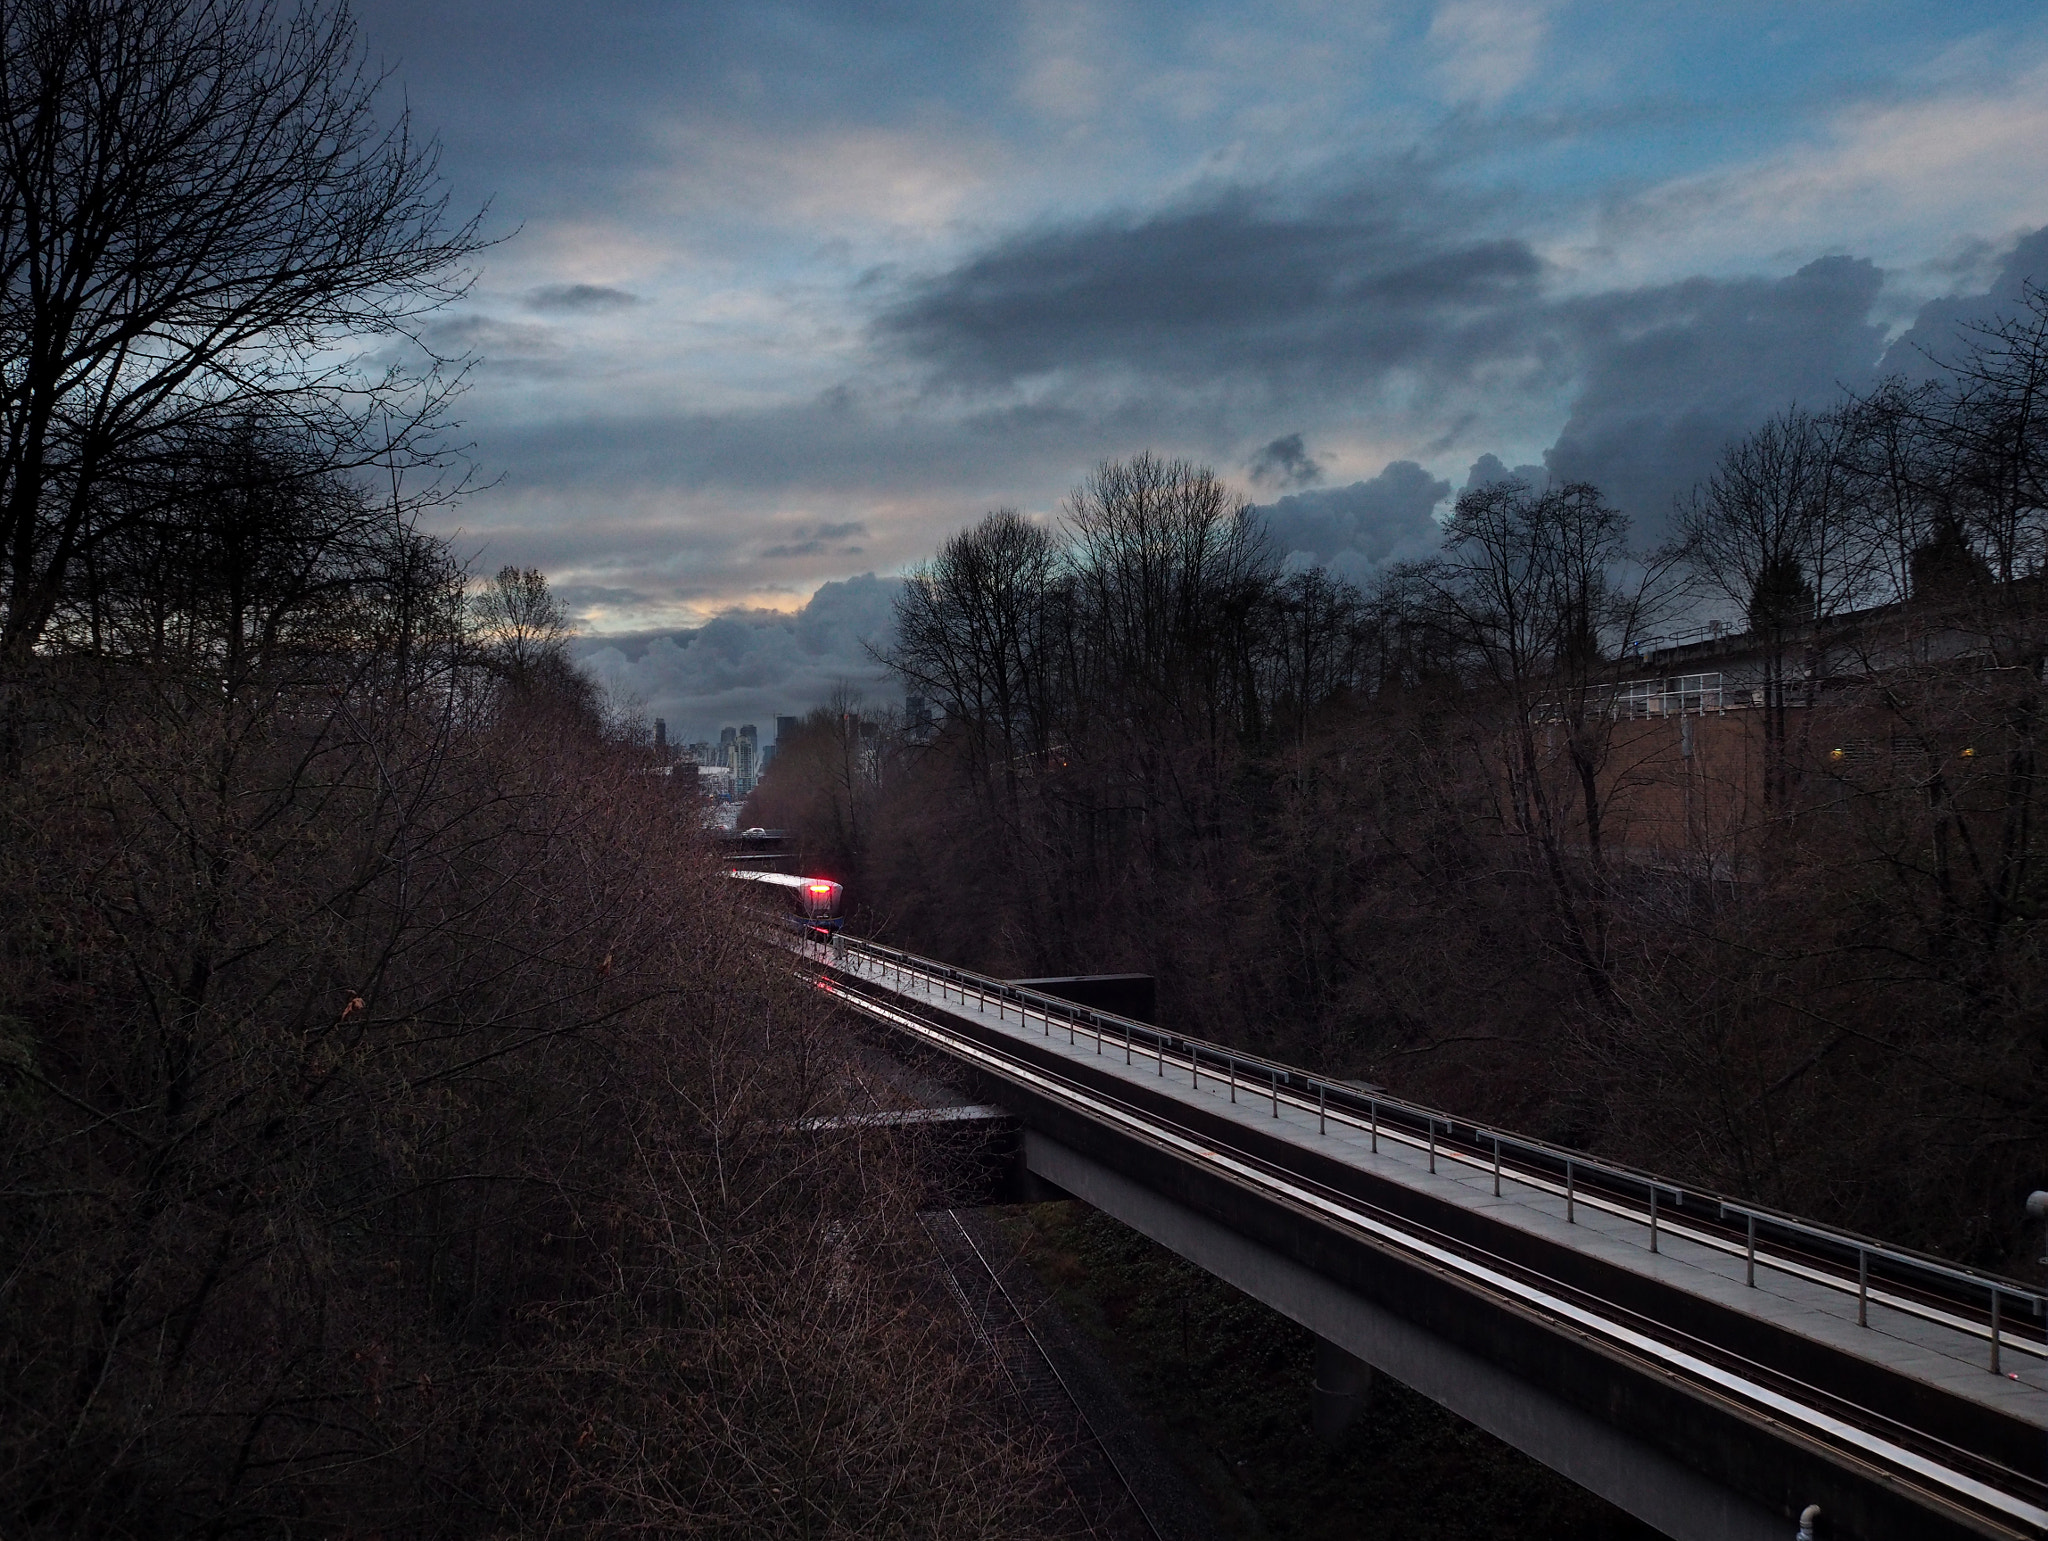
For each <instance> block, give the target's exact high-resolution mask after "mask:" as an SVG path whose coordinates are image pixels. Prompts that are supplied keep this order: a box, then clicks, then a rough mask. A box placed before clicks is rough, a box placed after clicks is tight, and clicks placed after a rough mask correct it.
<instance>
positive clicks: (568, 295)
mask: <svg viewBox="0 0 2048 1541" xmlns="http://www.w3.org/2000/svg"><path fill="white" fill-rule="evenodd" d="M523 303H524V304H525V306H526V308H527V309H528V310H543V311H561V312H569V313H572V314H573V313H578V312H581V313H586V314H587V313H590V312H594V311H595V312H602V311H607V310H630V309H631V308H632V307H633V306H635V305H638V304H639V303H641V301H640V296H639V295H637V294H628V293H627V292H626V291H625V290H624V289H613V288H611V287H609V286H607V285H605V284H543V285H542V286H541V287H540V288H538V289H530V290H528V291H527V294H526V298H525V300H524V301H523Z"/></svg>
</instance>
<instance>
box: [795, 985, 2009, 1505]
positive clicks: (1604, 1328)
mask: <svg viewBox="0 0 2048 1541" xmlns="http://www.w3.org/2000/svg"><path fill="white" fill-rule="evenodd" d="M816 983H817V984H818V985H819V987H820V988H822V989H824V990H826V991H828V992H829V993H831V994H833V995H834V996H836V997H837V998H839V999H841V1000H843V1001H845V1002H846V1003H847V1004H849V1005H851V1006H853V1007H855V1008H856V1009H858V1010H861V1011H863V1012H865V1013H866V1014H868V1015H871V1016H874V1017H876V1018H877V1019H878V1020H881V1021H885V1022H888V1023H889V1024H891V1025H892V1026H895V1027H897V1028H899V1029H900V1030H903V1031H905V1032H908V1033H909V1034H911V1035H912V1036H914V1037H918V1038H922V1039H924V1040H926V1041H928V1042H931V1043H933V1044H935V1045H936V1046H938V1047H941V1048H942V1049H943V1050H944V1052H946V1053H948V1054H951V1055H953V1056H955V1057H957V1058H961V1059H965V1060H967V1061H969V1062H970V1063H976V1064H979V1065H980V1066H982V1068H984V1069H986V1070H988V1071H991V1072H992V1073H995V1074H998V1075H1001V1076H1004V1077H1006V1078H1008V1079H1010V1080H1012V1081H1015V1082H1019V1083H1021V1084H1023V1085H1025V1086H1028V1087H1030V1088H1032V1089H1034V1090H1036V1091H1037V1092H1039V1093H1040V1094H1041V1095H1044V1096H1048V1097H1051V1098H1055V1099H1057V1100H1059V1101H1061V1102H1063V1103H1065V1104H1066V1105H1068V1106H1070V1107H1074V1108H1077V1109H1079V1110H1081V1111H1083V1112H1085V1113H1086V1114H1088V1115H1089V1116H1091V1117H1093V1118H1096V1119H1098V1120H1101V1121H1103V1122H1106V1123H1108V1124H1110V1125H1112V1126H1114V1127H1117V1128H1120V1129H1122V1130H1123V1131H1124V1132H1126V1133H1127V1134H1133V1135H1136V1136H1138V1137H1140V1138H1142V1139H1146V1140H1150V1141H1152V1142H1154V1143H1156V1144H1159V1145H1163V1146H1165V1147H1166V1148H1168V1149H1169V1150H1172V1151H1173V1152H1175V1153H1176V1154H1177V1155H1179V1156H1180V1157H1181V1158H1182V1159H1184V1160H1187V1161H1189V1162H1191V1163H1193V1164H1195V1165H1198V1166H1202V1167H1206V1168H1208V1169H1210V1170H1212V1171H1216V1172H1220V1173H1222V1174H1224V1175H1225V1176H1227V1177H1229V1178H1231V1179H1233V1180H1235V1181H1237V1182H1239V1183H1242V1184H1245V1185H1248V1186H1251V1187H1253V1188H1255V1189H1259V1190H1262V1191H1264V1192H1266V1193H1268V1194H1269V1195H1274V1196H1277V1197H1279V1198H1280V1199H1282V1200H1284V1201H1286V1202H1288V1203H1290V1204H1292V1205H1294V1206H1296V1207H1299V1208H1305V1209H1307V1210H1309V1211H1311V1212H1312V1213H1314V1214H1317V1215H1319V1216H1321V1217H1322V1218H1324V1219H1325V1220H1329V1221H1333V1222H1335V1223H1337V1224H1339V1225H1342V1226H1346V1227H1349V1228H1351V1229H1353V1230H1355V1231H1358V1232H1360V1233H1363V1234H1364V1235H1366V1236H1368V1237H1370V1238H1372V1239H1373V1240H1374V1241H1376V1242H1379V1243H1380V1244H1382V1245H1385V1246H1388V1247H1390V1248H1392V1249H1393V1250H1395V1251H1397V1252H1401V1253H1405V1254H1407V1255H1409V1256H1411V1257H1414V1258H1417V1259H1420V1260H1421V1261H1423V1262H1424V1263H1426V1264H1428V1265H1429V1266H1432V1267H1433V1268H1435V1269H1437V1270H1438V1271H1441V1272H1447V1273H1450V1274H1453V1275H1456V1276H1457V1277H1459V1278H1461V1279H1463V1280H1465V1281H1466V1282H1468V1283H1469V1284H1472V1285H1476V1286H1477V1287H1479V1288H1481V1289H1482V1290H1484V1291H1485V1292H1486V1293H1488V1294H1491V1295H1493V1296H1495V1297H1497V1298H1505V1299H1506V1300H1508V1301H1511V1302H1513V1303H1515V1304H1518V1305H1520V1306H1522V1307H1523V1308H1525V1309H1529V1310H1533V1311H1535V1312H1537V1313H1538V1314H1539V1315H1542V1316H1545V1317H1549V1318H1552V1319H1554V1320H1556V1321H1560V1322H1563V1323H1566V1324H1569V1326H1571V1327H1573V1328H1576V1329H1578V1330H1579V1331H1582V1332H1584V1333H1586V1334H1588V1335H1589V1336H1592V1337H1595V1338H1597V1339H1599V1340H1601V1341H1603V1342H1605V1343H1606V1344H1608V1345H1609V1346H1610V1348H1612V1349H1614V1350H1617V1351H1620V1352H1622V1353H1624V1354H1625V1355H1627V1356H1628V1357H1630V1358H1633V1359H1636V1360H1638V1361H1639V1362H1640V1361H1647V1362H1648V1363H1650V1364H1652V1365H1654V1366H1656V1367H1657V1368H1659V1369H1660V1370H1662V1371H1663V1372H1664V1373H1667V1374H1670V1375H1673V1376H1675V1377H1676V1378H1678V1379H1680V1380H1682V1381H1686V1382H1689V1383H1691V1384H1693V1385H1694V1386H1695V1387H1696V1388H1699V1387H1704V1388H1707V1389H1709V1390H1711V1391H1712V1392H1714V1393H1716V1394H1719V1395H1721V1396H1723V1397H1725V1398H1727V1399H1729V1400H1731V1401H1732V1402H1734V1403H1735V1404H1737V1405H1740V1406H1744V1407H1746V1408H1747V1409H1748V1410H1749V1411H1750V1412H1751V1413H1752V1415H1755V1416H1761V1417H1763V1418H1765V1419H1767V1420H1782V1421H1785V1422H1789V1423H1791V1424H1793V1425H1796V1426H1797V1427H1798V1428H1800V1429H1801V1430H1802V1431H1803V1432H1804V1433H1805V1434H1806V1435H1807V1437H1810V1438H1813V1439H1816V1440H1817V1441H1819V1442H1820V1443H1821V1444H1823V1445H1824V1446H1826V1447H1827V1448H1829V1449H1831V1450H1832V1451H1833V1452H1834V1453H1835V1454H1837V1455H1838V1456H1842V1457H1845V1458H1848V1459H1850V1460H1852V1461H1856V1462H1859V1463H1863V1464H1868V1465H1872V1466H1876V1467H1878V1468H1880V1469H1885V1468H1889V1470H1890V1471H1891V1472H1892V1473H1893V1474H1894V1475H1895V1476H1897V1475H1900V1474H1903V1475H1905V1476H1906V1477H1908V1478H1910V1479H1913V1480H1914V1481H1915V1482H1916V1483H1917V1484H1919V1485H1927V1486H1931V1487H1933V1488H1934V1489H1936V1490H1938V1491H1939V1492H1940V1493H1942V1494H1945V1495H1947V1496H1946V1498H1945V1500H1944V1501H1948V1502H1954V1503H1959V1504H1961V1505H1962V1506H1963V1507H1965V1508H1967V1509H1971V1510H1974V1511H1976V1512H1979V1513H1983V1512H1985V1511H1989V1512H1990V1513H1991V1514H1994V1515H1998V1516H2002V1517H2004V1518H2005V1519H2007V1520H2011V1521H2015V1522H2017V1523H2020V1524H2022V1525H2026V1526H2030V1527H2032V1528H2034V1529H2035V1530H2048V1507H2043V1506H2042V1505H2040V1504H2036V1503H2031V1502H2028V1501H2027V1500H2026V1499H2024V1498H2020V1497H2016V1496H2015V1495H2013V1494H2011V1493H2008V1492H2006V1491H2004V1490H2003V1489H2001V1488H1999V1487H1997V1486H1995V1485H1993V1484H1992V1483H1989V1482H1986V1481H1984V1480H1983V1479H1982V1478H1980V1477H1976V1476H1972V1475H1971V1474H1969V1473H1968V1472H1966V1471H1961V1470H1958V1469H1957V1468H1956V1467H1954V1466H1951V1465H1948V1464H1945V1463H1944V1462H1943V1461H1942V1460H1940V1459H1938V1458H1935V1457H1933V1456H1930V1455H1928V1454H1925V1453H1923V1452H1922V1451H1919V1450H1915V1449H1913V1448H1912V1447H1911V1446H1910V1445H1907V1444H1904V1443H1901V1442H1900V1440H1899V1439H1898V1438H1895V1437H1888V1436H1886V1435H1884V1434H1882V1433H1879V1432H1876V1431H1875V1430H1874V1429H1873V1428H1872V1427H1871V1426H1870V1424H1873V1423H1875V1424H1882V1425H1885V1426H1888V1427H1891V1428H1903V1426H1902V1425H1899V1424H1897V1423H1896V1422H1895V1421H1894V1420H1892V1419H1890V1418H1888V1417H1886V1416H1885V1415H1884V1414H1882V1413H1879V1412H1877V1411H1875V1410H1874V1409H1869V1408H1855V1407H1854V1404H1850V1403H1847V1402H1845V1401H1843V1400H1842V1399H1840V1398H1836V1397H1833V1396H1831V1395H1829V1394H1828V1393H1825V1392H1820V1391H1818V1389H1817V1388H1813V1394H1814V1396H1815V1397H1817V1398H1819V1399H1821V1400H1825V1401H1828V1402H1832V1403H1835V1404H1836V1405H1837V1406H1840V1407H1844V1408H1853V1409H1854V1411H1856V1412H1859V1413H1861V1414H1863V1415H1864V1417H1865V1418H1866V1419H1867V1420H1868V1422H1866V1423H1858V1422H1854V1421H1852V1420H1851V1419H1850V1418H1848V1417H1844V1416H1842V1415H1841V1414H1839V1413H1836V1412H1830V1411H1828V1410H1826V1409H1824V1408H1819V1407H1815V1406H1814V1405H1812V1403H1811V1402H1809V1401H1802V1400H1801V1399H1800V1398H1799V1397H1798V1396H1796V1395H1793V1394H1789V1393H1787V1392H1786V1391H1783V1390H1780V1389H1778V1388H1777V1387H1774V1386H1772V1385H1770V1384H1768V1383H1767V1381H1766V1380H1765V1379H1764V1378H1763V1377H1761V1376H1760V1375H1758V1374H1757V1373H1753V1372H1752V1373H1745V1372H1744V1371H1742V1370H1738V1369H1732V1368H1730V1367H1728V1366H1727V1365H1724V1364H1717V1363H1715V1362H1714V1361H1713V1360H1712V1359H1710V1358H1708V1357H1706V1355H1705V1354H1704V1353H1701V1352H1695V1351H1693V1350H1691V1349H1688V1348H1685V1347H1681V1346H1678V1345H1675V1344H1672V1343H1669V1342H1666V1341H1664V1340H1662V1339H1660V1338H1658V1337H1656V1336H1654V1335H1652V1334H1651V1333H1649V1332H1647V1331H1644V1330H1642V1329H1640V1328H1637V1327H1632V1326H1630V1325H1628V1324H1627V1323H1625V1322H1620V1321H1617V1320H1615V1319H1614V1315H1613V1314H1612V1313H1622V1314H1626V1315H1629V1316H1636V1315H1637V1313H1634V1312H1632V1311H1629V1310H1628V1308H1626V1307H1621V1306H1618V1305H1615V1304H1613V1303H1611V1302H1603V1301H1600V1300H1599V1297H1597V1296H1593V1295H1591V1294H1589V1293H1585V1292H1579V1293H1582V1294H1585V1298H1586V1299H1588V1300H1590V1301H1593V1302H1595V1306H1593V1307H1589V1306H1586V1305H1581V1304H1579V1303H1577V1302H1575V1301H1573V1300H1571V1299H1569V1298H1567V1297H1566V1295H1565V1294H1564V1293H1562V1291H1563V1290H1565V1289H1568V1288H1569V1286H1563V1285H1560V1284H1559V1283H1557V1282H1556V1281H1551V1280H1544V1281H1543V1282H1531V1280H1530V1279H1528V1278H1520V1277H1517V1276H1516V1274H1515V1272H1514V1265H1512V1264H1509V1263H1507V1262H1506V1261H1505V1260H1504V1259H1498V1258H1493V1257H1491V1256H1490V1255H1487V1254H1484V1253H1483V1252H1482V1255H1481V1257H1476V1258H1475V1257H1473V1256H1469V1255H1467V1254H1466V1253H1465V1252H1463V1251H1460V1250H1458V1248H1457V1247H1454V1246H1451V1245H1447V1244H1446V1242H1447V1241H1448V1238H1446V1239H1445V1241H1433V1240H1430V1239H1429V1238H1428V1237H1425V1236H1421V1235H1418V1234H1416V1231H1417V1230H1421V1229H1426V1227H1414V1228H1410V1229H1404V1228H1403V1225H1400V1224H1394V1223H1391V1222H1390V1221H1388V1220H1383V1219H1380V1218H1378V1217H1376V1216H1375V1215H1373V1214H1370V1213H1367V1212H1366V1211H1365V1210H1364V1209H1362V1208H1359V1207H1358V1206H1359V1205H1360V1204H1361V1203H1364V1202H1365V1201H1362V1200H1358V1199H1355V1198H1352V1197H1351V1196H1349V1195H1344V1194H1340V1193H1337V1192H1336V1191H1335V1190H1321V1189H1320V1188H1319V1187H1317V1186H1313V1185H1311V1180H1309V1179H1304V1178H1301V1177H1298V1176H1295V1175H1292V1174H1286V1173H1283V1172H1280V1171H1277V1170H1267V1169H1265V1168H1263V1167H1262V1166H1260V1165H1259V1164H1258V1163H1256V1162H1255V1161H1252V1160H1249V1159H1246V1158H1245V1157H1244V1156H1243V1155H1242V1154H1238V1153H1231V1152H1227V1151H1222V1150H1218V1149H1217V1148H1216V1147H1215V1146H1214V1145H1213V1144H1211V1143H1208V1142H1206V1141H1204V1140H1203V1139H1202V1138H1201V1137H1200V1136H1199V1135H1197V1134H1195V1133H1193V1132H1192V1131H1188V1132H1183V1131H1182V1130H1180V1129H1179V1128H1178V1127H1176V1126H1174V1125H1173V1124H1171V1123H1169V1122H1168V1121H1165V1120H1163V1119H1160V1118H1158V1117H1156V1116H1152V1115H1148V1114H1144V1113H1141V1112H1139V1111H1137V1110H1135V1109H1132V1108H1129V1107H1127V1106H1124V1105H1122V1104H1120V1103H1118V1102H1116V1101H1114V1100H1111V1099H1106V1098H1105V1097H1103V1096H1101V1095H1099V1094H1097V1093H1095V1092H1093V1091H1091V1090H1090V1089H1088V1088H1086V1087H1084V1086H1081V1085H1079V1084H1078V1083H1075V1082H1072V1081H1069V1080H1067V1079H1066V1078H1064V1077H1061V1076H1057V1075H1055V1074H1052V1073H1049V1072H1047V1071H1043V1070H1040V1069H1038V1068H1037V1067H1034V1066H1032V1065H1030V1064H1029V1063H1027V1062H1025V1061H1023V1060H1021V1059H1018V1058H1016V1057H1013V1056H1010V1055H1006V1054H1002V1053H998V1052H997V1051H995V1050H993V1049H991V1048H989V1047H988V1046H986V1045H984V1044H981V1043H978V1042H976V1041H975V1040H973V1039H971V1038H967V1037H964V1036H962V1035H960V1034H958V1033H955V1032H950V1031H947V1030H946V1029H945V1028H944V1027H943V1026H941V1025H940V1024H936V1023H932V1022H927V1021H926V1020H924V1019H923V1018H921V1017H917V1016H912V1015H910V1014H909V1013H907V1012H904V1011H900V1010H898V1009H896V1008H895V1007H894V1006H892V1005H890V1004H889V1003H887V1002H885V1001H882V1000H878V999H875V998H873V997H871V996H868V995H866V994H864V993H863V992H862V991H860V990H858V989H851V988H848V987H847V985H846V984H844V983H842V982H840V981H838V980H836V979H833V978H830V977H828V976H816ZM864 983H865V982H864ZM1408 1224H1409V1225H1411V1226H1412V1222H1409V1223H1408ZM1473 1250H1474V1251H1480V1250H1481V1249H1477V1248H1474V1249H1473ZM1534 1277H1536V1278H1540V1277H1541V1276H1540V1275H1536V1276H1534ZM1602 1306H1604V1307H1605V1309H1606V1312H1607V1313H1609V1314H1603V1313H1602V1310H1601V1309H1599V1308H1598V1307H1602ZM1639 1319H1640V1318H1639ZM1728 1357H1729V1358H1731V1359H1732V1358H1735V1357H1737V1356H1733V1355H1729V1356H1728ZM1781 1379H1782V1378H1781ZM1911 1432H1913V1433H1919V1432H1920V1431H1911ZM1922 1437H1925V1438H1928V1439H1929V1441H1930V1442H1931V1443H1935V1444H1939V1443H1941V1442H1940V1441H1939V1440H1938V1439H1934V1438H1932V1437H1931V1436H1924V1435H1923V1436H1922ZM1949 1448H1953V1447H1949ZM1958 1454H1959V1455H1967V1452H1958ZM1983 1464H1984V1465H1986V1466H1987V1467H1989V1468H1991V1469H1995V1470H1998V1471H2001V1472H2003V1471H2005V1470H2006V1468H2003V1467H1999V1466H1997V1465H1996V1463H1990V1462H1985V1463H1983ZM2013 1475H2014V1476H2015V1477H2021V1475H2022V1474H2019V1473H2014V1474H2013ZM2023 1480H2026V1481H2029V1482H2031V1481H2032V1479H2023Z"/></svg>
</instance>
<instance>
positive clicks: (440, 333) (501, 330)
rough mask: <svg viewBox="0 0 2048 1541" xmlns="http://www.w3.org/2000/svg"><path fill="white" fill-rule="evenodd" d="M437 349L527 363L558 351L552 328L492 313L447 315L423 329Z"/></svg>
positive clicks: (559, 346) (558, 342)
mask: <svg viewBox="0 0 2048 1541" xmlns="http://www.w3.org/2000/svg"><path fill="white" fill-rule="evenodd" d="M425 335H426V341H427V343H428V344H429V345H430V346H431V347H432V348H433V349H434V351H435V352H437V353H444V354H455V353H468V354H475V355H476V356H477V357H478V358H480V359H483V360H485V361H487V362H496V363H514V364H525V365H531V364H535V363H542V362H553V361H555V360H556V359H559V358H560V357H561V354H562V343H561V338H560V337H559V336H558V335H557V334H556V332H555V329H554V328H553V327H549V326H540V325H536V324H535V323H533V322H531V321H501V320H499V319H498V318H497V317H496V316H451V317H449V318H448V319H446V320H443V321H436V322H435V323H434V324H433V325H432V326H430V327H428V328H427V330H426V334H425Z"/></svg>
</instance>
